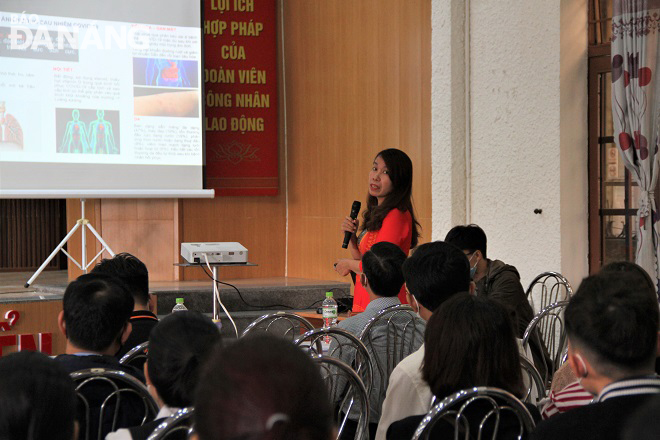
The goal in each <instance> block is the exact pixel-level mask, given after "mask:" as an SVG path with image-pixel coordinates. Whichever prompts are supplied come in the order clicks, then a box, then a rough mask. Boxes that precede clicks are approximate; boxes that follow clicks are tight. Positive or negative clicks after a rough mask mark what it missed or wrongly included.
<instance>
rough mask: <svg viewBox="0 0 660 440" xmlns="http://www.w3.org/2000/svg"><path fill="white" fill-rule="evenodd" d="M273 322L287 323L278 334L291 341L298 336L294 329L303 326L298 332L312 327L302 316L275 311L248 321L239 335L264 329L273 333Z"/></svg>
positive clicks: (242, 335)
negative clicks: (248, 323) (283, 330)
mask: <svg viewBox="0 0 660 440" xmlns="http://www.w3.org/2000/svg"><path fill="white" fill-rule="evenodd" d="M275 323H280V324H284V325H287V324H288V327H287V329H286V331H285V332H284V333H283V334H282V333H280V334H279V336H283V337H285V338H290V339H291V340H292V341H294V340H295V339H296V338H297V337H298V334H299V333H298V334H296V330H299V329H300V328H301V327H303V328H304V329H305V330H304V331H303V332H300V333H304V332H307V331H309V330H313V329H314V326H313V325H312V323H310V322H309V321H308V320H306V319H305V318H303V317H302V316H298V315H296V314H295V313H289V312H277V313H269V314H266V315H263V316H260V317H259V318H257V319H255V320H254V321H252V323H250V325H248V326H247V327H246V328H245V330H243V333H241V337H244V336H245V335H247V334H250V333H252V332H255V331H264V332H267V333H272V334H275V333H274V332H272V331H271V327H272V326H273V325H274V324H275Z"/></svg>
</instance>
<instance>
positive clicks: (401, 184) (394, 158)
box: [335, 148, 420, 312]
mask: <svg viewBox="0 0 660 440" xmlns="http://www.w3.org/2000/svg"><path fill="white" fill-rule="evenodd" d="M412 182H413V166H412V161H411V160H410V158H409V157H408V155H407V154H406V153H404V152H403V151H401V150H397V149H396V148H389V149H387V150H383V151H381V152H380V153H378V154H377V155H376V157H375V159H374V162H373V164H372V167H371V171H370V172H369V187H368V195H367V209H366V211H365V212H364V214H363V217H364V222H363V224H362V225H361V226H360V224H359V221H358V220H357V219H356V220H353V219H351V218H350V217H346V218H345V219H344V221H343V222H342V224H341V230H342V231H343V232H349V233H351V240H350V242H349V244H348V250H349V251H350V253H351V258H344V259H340V260H337V262H336V263H335V270H336V271H337V273H339V274H340V275H341V276H346V275H348V274H349V273H351V272H353V273H356V274H359V273H361V272H362V264H361V260H362V255H364V253H365V252H367V251H368V250H369V249H371V246H373V245H374V244H375V243H378V242H381V241H389V242H390V243H394V244H395V245H397V246H399V247H400V248H401V250H402V251H403V252H404V253H405V254H406V255H408V253H409V252H410V249H411V248H414V247H415V246H417V240H418V238H419V231H418V229H419V227H420V226H419V222H417V219H416V218H415V212H414V210H413V204H412ZM358 231H359V232H360V233H359V235H358ZM399 300H401V303H403V304H407V301H406V291H405V289H404V288H403V287H402V288H401V291H400V292H399ZM367 304H369V294H368V293H367V291H366V290H365V289H364V287H362V286H361V285H360V283H355V291H354V296H353V311H354V312H361V311H363V310H364V308H365V307H366V306H367Z"/></svg>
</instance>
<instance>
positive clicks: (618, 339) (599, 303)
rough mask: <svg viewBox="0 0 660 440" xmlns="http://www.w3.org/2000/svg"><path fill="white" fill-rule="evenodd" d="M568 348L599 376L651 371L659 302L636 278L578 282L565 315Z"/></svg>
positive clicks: (621, 275)
mask: <svg viewBox="0 0 660 440" xmlns="http://www.w3.org/2000/svg"><path fill="white" fill-rule="evenodd" d="M564 319H565V322H566V333H567V335H568V338H569V341H570V343H571V345H572V346H573V347H574V348H575V349H578V350H581V351H583V352H585V355H587V356H590V360H591V363H592V365H593V367H594V368H595V369H596V370H597V371H598V372H599V373H600V374H602V375H604V376H608V377H621V376H625V375H626V374H629V373H636V372H639V371H640V370H648V371H649V372H650V371H652V370H653V365H654V362H655V356H656V350H657V341H658V328H659V326H658V324H659V313H658V298H657V296H656V294H655V290H654V289H653V288H652V287H650V286H649V285H648V283H647V281H646V280H644V278H643V277H640V276H639V275H633V274H631V273H627V272H617V271H614V272H608V271H605V272H601V273H599V274H597V275H592V276H590V277H587V278H585V279H584V280H582V283H581V284H580V287H579V288H578V290H577V292H575V295H573V297H572V298H571V300H570V302H569V304H568V306H567V307H566V311H565V313H564Z"/></svg>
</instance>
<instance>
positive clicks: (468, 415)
mask: <svg viewBox="0 0 660 440" xmlns="http://www.w3.org/2000/svg"><path fill="white" fill-rule="evenodd" d="M441 420H444V421H445V422H444V423H442V422H441V424H438V422H439V421H441ZM443 425H444V426H443ZM434 428H436V429H443V430H444V431H448V432H451V433H453V436H452V435H450V434H449V433H447V434H445V435H444V436H443V437H442V438H452V437H453V438H454V439H458V438H465V439H468V438H477V439H482V438H484V439H486V438H487V439H492V440H495V439H497V438H498V436H499V438H502V439H511V438H517V439H518V440H520V439H522V438H526V437H527V436H529V435H530V434H531V432H532V431H533V430H534V419H533V418H532V415H531V414H530V413H529V410H528V409H527V408H526V407H525V405H524V404H523V403H522V402H521V401H520V400H518V399H517V398H516V397H515V396H514V395H513V394H511V393H509V392H507V391H504V390H501V389H499V388H490V387H477V388H470V389H467V390H462V391H459V392H457V393H455V394H454V395H452V396H449V397H447V398H445V399H443V400H442V401H441V402H440V403H438V404H437V405H435V406H434V407H433V408H431V410H430V411H429V412H428V414H426V416H424V418H423V419H422V421H421V422H420V424H419V426H418V427H417V430H416V431H415V435H414V436H413V440H417V439H428V438H429V436H430V434H431V432H432V431H433V429H434ZM444 431H443V433H444ZM434 437H435V435H434Z"/></svg>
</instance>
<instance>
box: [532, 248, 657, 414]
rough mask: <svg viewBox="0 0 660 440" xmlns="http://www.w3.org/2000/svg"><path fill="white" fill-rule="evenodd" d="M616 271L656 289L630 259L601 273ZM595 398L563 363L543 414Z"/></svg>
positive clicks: (616, 263) (555, 412)
mask: <svg viewBox="0 0 660 440" xmlns="http://www.w3.org/2000/svg"><path fill="white" fill-rule="evenodd" d="M607 272H614V273H622V272H625V273H629V274H630V275H632V276H634V277H635V278H636V282H637V283H639V284H640V285H641V286H642V288H643V287H644V286H646V287H647V288H649V289H651V290H653V291H655V286H654V285H653V281H652V280H651V277H649V275H648V274H647V273H646V271H645V270H644V269H642V268H641V267H639V266H638V265H636V264H635V263H631V262H629V261H617V262H614V263H610V264H607V265H606V266H603V268H602V269H601V273H607ZM655 372H656V373H657V374H660V370H659V369H658V361H657V359H656V368H655ZM593 399H594V396H593V394H591V393H590V392H589V391H587V390H585V389H584V387H583V386H582V384H581V383H580V381H579V380H578V378H577V377H576V376H575V373H573V370H572V369H571V367H570V364H568V363H566V364H564V365H562V366H561V367H560V368H559V369H558V370H557V372H556V373H555V375H554V377H553V379H552V387H551V392H550V395H549V396H548V398H547V399H546V400H545V401H544V402H543V403H542V409H541V416H542V417H543V418H544V419H547V418H550V417H551V416H553V415H555V414H559V413H563V412H566V411H568V410H571V409H573V408H578V407H580V406H584V405H587V404H589V403H591V402H592V401H593Z"/></svg>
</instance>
